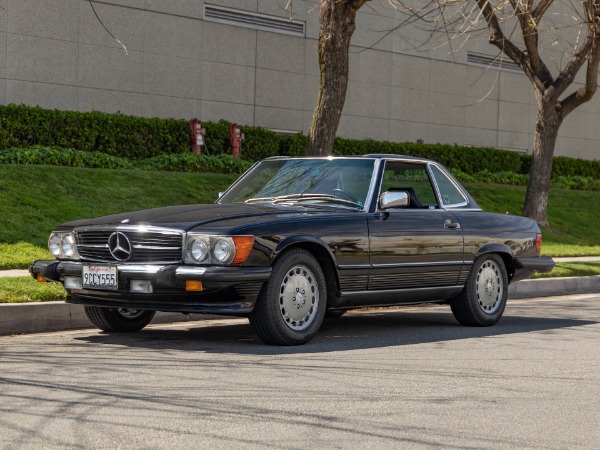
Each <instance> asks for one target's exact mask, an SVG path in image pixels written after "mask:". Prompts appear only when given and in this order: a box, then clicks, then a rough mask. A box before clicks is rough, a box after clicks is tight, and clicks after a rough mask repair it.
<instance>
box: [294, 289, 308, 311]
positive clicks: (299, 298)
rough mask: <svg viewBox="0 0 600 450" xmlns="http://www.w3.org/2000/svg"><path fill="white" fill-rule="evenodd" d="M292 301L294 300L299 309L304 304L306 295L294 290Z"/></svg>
mask: <svg viewBox="0 0 600 450" xmlns="http://www.w3.org/2000/svg"><path fill="white" fill-rule="evenodd" d="M294 301H295V302H296V306H297V307H298V309H300V308H302V307H303V306H304V305H305V304H306V296H305V295H304V294H303V293H302V292H296V297H295V298H294Z"/></svg>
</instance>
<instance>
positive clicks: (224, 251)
mask: <svg viewBox="0 0 600 450" xmlns="http://www.w3.org/2000/svg"><path fill="white" fill-rule="evenodd" d="M213 256H214V257H215V259H216V260H217V261H218V262H220V263H221V264H228V263H229V262H231V260H232V259H233V257H234V256H235V246H234V244H233V240H231V239H227V238H220V239H217V240H216V241H215V243H214V246H213Z"/></svg>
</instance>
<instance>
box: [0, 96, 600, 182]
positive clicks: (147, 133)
mask: <svg viewBox="0 0 600 450" xmlns="http://www.w3.org/2000/svg"><path fill="white" fill-rule="evenodd" d="M203 126H204V127H205V128H206V131H207V133H206V136H205V139H206V153H208V154H210V155H213V156H214V155H220V154H226V153H229V122H227V121H225V120H221V121H219V122H203ZM242 132H243V133H244V134H245V136H246V139H245V140H244V141H243V143H242V152H241V154H242V159H244V160H246V161H256V160H258V159H262V158H266V157H268V156H274V155H292V156H297V155H302V153H303V150H304V146H305V144H306V139H307V138H306V136H302V135H296V136H280V135H278V134H276V133H274V132H272V131H270V130H267V129H265V128H261V127H250V126H243V127H242ZM33 145H42V146H49V147H54V146H57V147H65V148H76V149H79V150H84V151H88V152H99V153H104V154H106V155H110V156H117V157H121V158H125V159H132V160H135V159H148V158H152V157H158V156H160V155H164V154H188V153H189V152H190V145H191V142H190V137H189V124H188V121H186V120H175V119H159V118H151V119H149V118H142V117H134V116H126V115H123V114H105V113H100V112H83V113H82V112H73V111H58V110H47V109H42V108H38V107H30V106H24V105H20V106H16V105H8V106H2V105H0V149H7V148H11V147H24V148H27V147H31V146H33ZM333 153H334V154H335V155H364V154H367V153H391V154H404V155H411V156H417V157H422V158H429V159H433V160H436V161H439V162H440V163H442V164H444V165H445V166H447V167H451V168H453V169H457V170H460V171H462V172H465V173H479V172H490V173H498V172H512V173H515V174H527V173H529V168H530V166H531V157H530V156H528V155H521V154H519V153H516V152H511V151H506V150H497V149H493V148H482V147H461V146H457V145H440V144H436V145H431V144H421V143H410V142H401V143H397V142H386V141H373V140H355V139H342V138H337V139H336V141H335V145H334V149H333ZM98 158H105V157H104V156H102V157H98ZM92 160H93V158H92ZM90 164H92V163H91V162H90ZM103 164H104V162H103ZM89 167H94V166H93V165H91V166H89ZM552 176H553V178H558V177H590V178H600V161H587V160H581V159H574V158H566V157H557V158H554V165H553V170H552Z"/></svg>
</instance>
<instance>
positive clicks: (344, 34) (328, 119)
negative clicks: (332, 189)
mask: <svg viewBox="0 0 600 450" xmlns="http://www.w3.org/2000/svg"><path fill="white" fill-rule="evenodd" d="M365 1H366V0H354V1H350V0H323V2H322V3H321V12H320V32H319V68H320V72H321V78H320V86H319V98H318V101H317V106H316V107H315V111H314V113H313V118H312V123H311V126H310V131H309V134H308V142H307V144H306V148H305V149H304V153H305V154H306V155H313V156H327V155H330V154H331V153H332V150H333V143H334V140H335V135H336V132H337V128H338V125H339V123H340V118H341V116H342V110H343V108H344V101H345V100H346V88H347V87H348V50H349V48H350V39H351V38H352V34H353V33H354V29H355V27H356V24H355V20H356V12H357V11H358V9H359V8H360V7H361V6H362V5H363V4H364V3H365Z"/></svg>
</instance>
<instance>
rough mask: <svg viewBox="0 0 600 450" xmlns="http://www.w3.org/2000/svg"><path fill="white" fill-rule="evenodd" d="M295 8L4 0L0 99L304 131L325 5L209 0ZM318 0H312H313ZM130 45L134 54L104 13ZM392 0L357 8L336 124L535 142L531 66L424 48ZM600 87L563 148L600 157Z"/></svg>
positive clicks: (505, 144) (362, 134)
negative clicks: (281, 28) (291, 25)
mask: <svg viewBox="0 0 600 450" xmlns="http://www.w3.org/2000/svg"><path fill="white" fill-rule="evenodd" d="M205 3H206V4H208V5H216V6H226V7H230V8H235V9H237V10H241V11H250V12H255V13H260V14H264V15H266V16H269V17H279V18H283V19H285V18H289V12H288V11H285V10H284V7H285V5H286V4H287V3H288V1H287V0H212V1H210V2H203V1H201V0H100V1H94V2H93V5H94V8H95V10H96V13H94V10H93V9H92V6H91V4H90V2H89V1H88V0H0V102H1V103H3V104H8V103H16V104H21V103H24V104H28V105H39V106H42V107H45V108H58V109H67V110H77V111H90V110H99V111H106V112H121V113H124V114H132V115H138V116H147V117H152V116H159V117H175V118H185V119H190V118H193V117H198V118H200V119H202V120H219V119H226V120H229V121H233V122H238V123H240V124H247V125H258V126H263V127H266V128H271V129H276V130H287V131H297V132H303V133H307V131H308V128H309V125H310V120H311V117H312V110H313V108H314V106H315V103H316V98H317V89H318V83H319V69H318V64H317V38H318V7H315V6H314V5H311V4H309V3H305V2H301V1H299V0H298V1H294V3H293V5H294V10H293V14H292V18H293V19H294V20H296V21H301V22H304V23H305V30H306V35H305V37H297V36H292V35H289V34H281V33H275V32H270V31H264V30H260V29H253V28H248V27H242V26H232V25H226V24H222V23H217V22H214V21H208V20H204V5H205ZM313 3H314V2H313ZM96 14H98V16H99V17H100V19H101V20H102V22H103V23H104V25H106V27H107V28H108V29H109V30H110V32H111V33H112V34H114V35H115V36H116V37H117V38H118V39H119V40H120V41H121V42H123V44H124V45H125V46H126V47H127V53H126V52H125V50H124V49H123V48H122V47H121V46H120V45H119V43H118V42H116V41H115V39H113V38H112V37H111V36H110V35H109V33H108V32H107V31H106V30H105V29H104V28H103V27H102V24H101V23H100V22H99V21H98V19H97V18H96ZM399 20H400V16H399V15H398V14H397V13H395V12H394V11H393V10H391V9H390V8H388V7H387V6H386V2H385V0H375V1H373V2H370V4H369V7H368V8H366V7H365V8H363V10H362V11H361V12H360V14H359V17H358V21H357V30H356V33H355V36H354V38H353V41H352V44H353V45H352V49H351V55H350V60H351V74H350V84H349V89H348V95H347V100H346V106H345V108H344V114H343V116H342V121H341V124H340V128H339V130H338V134H339V135H340V136H344V137H349V138H359V139H365V138H371V139H378V140H392V141H415V140H417V139H422V140H423V141H425V142H427V143H438V142H439V143H446V144H455V143H456V144H466V145H474V146H492V147H499V148H506V149H512V150H517V151H521V152H528V151H530V150H529V149H530V148H531V145H532V140H533V137H532V136H533V135H532V131H533V129H534V119H535V110H536V108H535V102H534V98H533V94H532V91H531V87H530V84H529V81H528V80H527V78H526V77H525V76H524V75H522V74H520V73H518V72H514V71H513V72H511V71H506V70H502V71H497V70H494V69H489V70H486V69H485V68H484V67H482V66H476V65H472V64H467V53H468V52H469V51H476V52H480V53H487V54H490V55H494V54H495V52H494V51H493V49H491V48H490V47H489V45H488V44H487V43H486V42H485V41H484V40H482V39H481V38H480V39H479V41H475V42H474V43H473V44H469V45H465V46H456V47H455V48H452V51H451V50H450V49H449V47H448V46H437V45H430V46H429V47H422V48H415V45H416V44H417V43H418V42H420V41H422V40H423V39H425V38H426V35H425V33H424V32H423V31H421V30H420V29H419V28H418V27H416V26H412V27H406V28H403V29H402V30H401V32H397V33H391V32H389V31H390V30H392V29H393V28H394V27H395V26H396V25H397V24H398V23H399ZM598 119H600V98H596V99H593V100H592V101H591V102H590V103H588V104H586V105H584V106H583V107H582V108H581V109H580V110H578V111H576V112H574V113H573V114H572V115H571V116H570V117H569V118H567V120H566V122H565V123H564V125H563V127H562V129H561V134H560V138H559V141H558V145H557V154H563V155H569V156H575V157H584V158H589V159H597V158H598V157H599V155H600V151H599V150H600V149H599V147H600V127H598V126H597V125H596V124H597V123H598Z"/></svg>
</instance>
